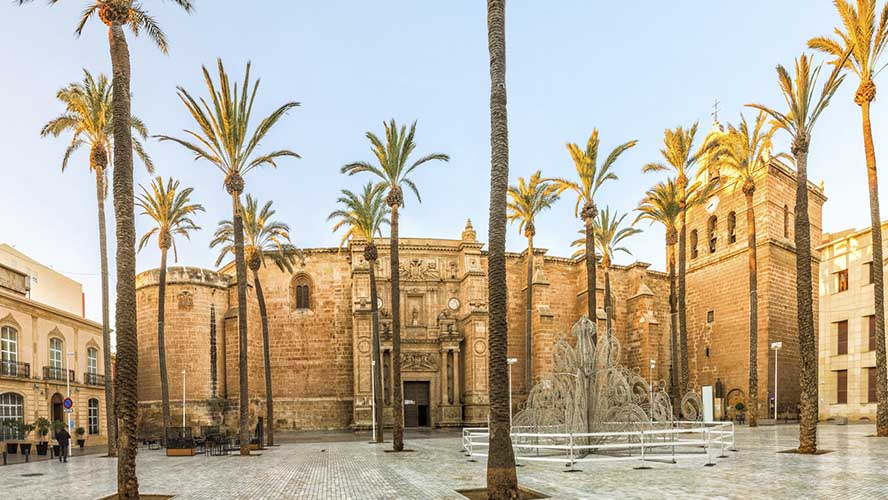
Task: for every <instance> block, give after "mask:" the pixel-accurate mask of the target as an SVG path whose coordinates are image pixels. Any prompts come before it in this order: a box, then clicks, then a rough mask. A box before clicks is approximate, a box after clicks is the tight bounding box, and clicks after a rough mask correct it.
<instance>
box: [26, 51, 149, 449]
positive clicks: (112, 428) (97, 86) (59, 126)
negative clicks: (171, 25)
mask: <svg viewBox="0 0 888 500" xmlns="http://www.w3.org/2000/svg"><path fill="white" fill-rule="evenodd" d="M83 75H84V77H83V81H82V82H81V83H76V82H75V83H71V84H69V85H68V86H67V87H64V88H62V89H61V90H59V91H58V93H57V94H56V98H57V99H58V100H59V101H61V102H62V104H64V105H65V112H64V113H63V114H61V115H59V116H57V117H56V118H53V119H52V120H51V121H50V122H49V123H47V124H46V125H44V126H43V129H42V130H41V131H40V135H41V136H42V137H47V136H53V137H58V136H60V135H61V134H63V133H65V132H71V133H72V134H73V136H72V138H71V143H70V144H69V145H68V149H67V150H66V151H65V156H64V158H63V159H62V172H64V171H65V169H66V168H67V166H68V162H69V160H70V159H71V156H72V155H73V154H74V153H75V152H76V151H77V150H78V149H80V148H81V147H83V146H89V149H90V154H89V169H90V171H91V172H92V173H93V174H94V175H95V176H96V202H97V204H98V208H99V255H100V258H101V274H102V358H103V360H104V368H105V375H106V376H105V410H106V411H105V419H106V420H105V424H106V426H107V429H108V431H107V434H108V456H111V457H114V456H117V418H116V417H115V415H114V413H115V412H114V392H113V384H114V377H112V376H111V374H112V370H111V320H110V313H109V307H110V306H109V300H108V293H109V285H108V240H107V230H106V228H105V198H106V197H107V196H108V159H109V158H110V157H111V145H112V144H113V141H112V138H111V136H112V133H113V130H114V127H113V120H112V118H113V117H112V114H111V102H112V97H111V85H110V83H109V82H108V77H106V76H105V75H104V74H99V76H98V78H95V77H93V75H92V73H90V72H89V71H88V70H85V69H84V70H83ZM131 122H132V127H133V131H135V132H136V135H137V136H138V137H134V138H133V142H132V144H133V151H134V152H135V153H136V154H137V155H138V156H139V158H140V159H141V160H142V163H144V164H145V167H146V169H147V170H148V171H149V172H151V173H153V172H154V164H153V163H152V162H151V157H150V156H148V154H147V153H146V152H145V149H144V147H143V146H142V142H141V141H140V140H139V137H141V139H146V138H147V136H148V130H147V129H146V128H145V125H144V124H143V123H142V121H141V120H139V119H138V118H136V117H135V116H133V117H132V119H131Z"/></svg>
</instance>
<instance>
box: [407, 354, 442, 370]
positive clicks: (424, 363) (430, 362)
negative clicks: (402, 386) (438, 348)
mask: <svg viewBox="0 0 888 500" xmlns="http://www.w3.org/2000/svg"><path fill="white" fill-rule="evenodd" d="M401 369H402V370H405V371H428V372H433V371H437V370H438V355H437V354H435V353H434V352H402V353H401Z"/></svg>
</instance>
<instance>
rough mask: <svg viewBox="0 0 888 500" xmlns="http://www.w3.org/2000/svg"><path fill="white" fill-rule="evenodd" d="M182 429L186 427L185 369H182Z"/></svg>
mask: <svg viewBox="0 0 888 500" xmlns="http://www.w3.org/2000/svg"><path fill="white" fill-rule="evenodd" d="M182 429H183V431H182V432H184V429H185V370H182Z"/></svg>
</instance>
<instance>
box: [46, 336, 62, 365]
mask: <svg viewBox="0 0 888 500" xmlns="http://www.w3.org/2000/svg"><path fill="white" fill-rule="evenodd" d="M62 346H63V343H62V339H60V338H58V337H53V338H51V339H49V367H50V368H52V369H54V370H61V369H62V351H63V348H62Z"/></svg>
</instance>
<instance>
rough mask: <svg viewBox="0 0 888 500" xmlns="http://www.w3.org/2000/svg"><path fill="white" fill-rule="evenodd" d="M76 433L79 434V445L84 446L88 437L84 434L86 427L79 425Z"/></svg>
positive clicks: (75, 430)
mask: <svg viewBox="0 0 888 500" xmlns="http://www.w3.org/2000/svg"><path fill="white" fill-rule="evenodd" d="M74 434H77V446H79V447H81V448H83V445H84V444H86V439H83V435H84V434H86V429H84V428H83V427H78V428H76V429H74Z"/></svg>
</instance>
